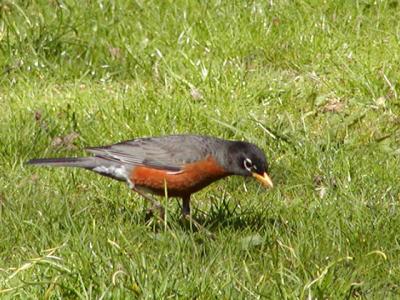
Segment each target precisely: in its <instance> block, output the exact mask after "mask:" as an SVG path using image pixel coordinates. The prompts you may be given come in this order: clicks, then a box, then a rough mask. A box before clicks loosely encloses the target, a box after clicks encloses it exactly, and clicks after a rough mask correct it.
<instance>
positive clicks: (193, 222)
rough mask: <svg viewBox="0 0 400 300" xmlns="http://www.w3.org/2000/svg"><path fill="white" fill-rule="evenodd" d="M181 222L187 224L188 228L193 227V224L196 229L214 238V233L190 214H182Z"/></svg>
mask: <svg viewBox="0 0 400 300" xmlns="http://www.w3.org/2000/svg"><path fill="white" fill-rule="evenodd" d="M182 222H183V223H184V224H187V225H189V226H190V228H193V226H194V227H195V228H196V229H197V230H198V231H201V232H204V233H205V234H206V235H207V236H208V237H210V238H213V239H214V238H215V235H214V234H213V233H212V232H210V231H209V230H207V229H206V228H205V227H204V226H203V225H201V224H200V223H199V222H197V221H196V220H195V219H194V218H193V217H192V215H190V214H182Z"/></svg>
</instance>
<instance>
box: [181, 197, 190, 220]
mask: <svg viewBox="0 0 400 300" xmlns="http://www.w3.org/2000/svg"><path fill="white" fill-rule="evenodd" d="M186 216H190V196H186V197H183V198H182V217H183V218H184V219H185V218H186Z"/></svg>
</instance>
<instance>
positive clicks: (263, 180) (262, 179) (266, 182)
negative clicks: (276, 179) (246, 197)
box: [252, 172, 274, 188]
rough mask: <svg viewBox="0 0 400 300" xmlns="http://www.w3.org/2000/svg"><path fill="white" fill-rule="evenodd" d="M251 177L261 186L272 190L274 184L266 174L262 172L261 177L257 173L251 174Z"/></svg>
mask: <svg viewBox="0 0 400 300" xmlns="http://www.w3.org/2000/svg"><path fill="white" fill-rule="evenodd" d="M252 175H253V177H254V178H255V179H256V180H257V181H259V182H261V184H262V185H263V186H264V187H266V188H273V187H274V184H273V183H272V180H271V178H270V177H269V176H268V174H267V173H266V172H264V174H263V175H260V174H257V173H252Z"/></svg>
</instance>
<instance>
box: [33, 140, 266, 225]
mask: <svg viewBox="0 0 400 300" xmlns="http://www.w3.org/2000/svg"><path fill="white" fill-rule="evenodd" d="M85 150H86V151H87V152H89V153H90V154H92V155H91V156H86V157H62V158H35V159H31V160H29V161H28V162H27V163H28V164H30V165H38V166H53V167H77V168H83V169H87V170H90V171H93V172H95V173H98V174H100V175H103V176H107V177H110V178H113V179H116V180H118V181H123V182H125V183H127V185H128V187H129V188H130V189H131V190H133V191H135V192H137V193H138V194H140V195H141V196H143V197H144V198H145V199H147V200H148V201H149V202H150V203H151V204H152V206H151V208H149V212H151V213H152V212H153V211H154V210H159V213H160V216H161V218H164V212H165V211H164V208H163V206H162V205H161V204H160V203H159V202H158V201H157V200H155V199H154V198H153V197H152V195H159V196H163V195H166V194H167V196H168V197H176V198H181V199H182V217H183V218H187V217H190V197H191V195H192V194H193V193H196V192H198V191H199V190H201V189H203V188H205V187H206V186H208V185H209V184H211V183H213V182H215V181H217V180H219V179H222V178H225V177H227V176H232V175H239V176H243V177H254V178H255V179H256V180H258V181H259V182H261V184H262V185H263V186H265V187H267V188H272V187H273V183H272V180H271V178H270V176H269V174H268V167H269V166H268V162H267V159H266V157H265V154H264V152H263V151H262V150H261V149H260V148H259V147H258V146H256V145H255V144H253V143H249V142H245V141H232V140H224V139H220V138H217V137H212V136H204V135H190V134H181V135H167V136H158V137H142V138H136V139H133V140H127V141H123V142H119V143H116V144H112V145H107V146H100V147H89V148H86V149H85Z"/></svg>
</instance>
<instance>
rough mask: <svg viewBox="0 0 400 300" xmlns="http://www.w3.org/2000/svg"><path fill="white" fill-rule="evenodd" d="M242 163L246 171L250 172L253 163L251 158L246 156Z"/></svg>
mask: <svg viewBox="0 0 400 300" xmlns="http://www.w3.org/2000/svg"><path fill="white" fill-rule="evenodd" d="M243 165H244V167H245V168H246V170H247V171H249V172H251V168H252V167H253V163H252V162H251V159H249V158H246V159H245V160H244V161H243Z"/></svg>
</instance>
